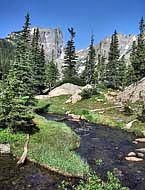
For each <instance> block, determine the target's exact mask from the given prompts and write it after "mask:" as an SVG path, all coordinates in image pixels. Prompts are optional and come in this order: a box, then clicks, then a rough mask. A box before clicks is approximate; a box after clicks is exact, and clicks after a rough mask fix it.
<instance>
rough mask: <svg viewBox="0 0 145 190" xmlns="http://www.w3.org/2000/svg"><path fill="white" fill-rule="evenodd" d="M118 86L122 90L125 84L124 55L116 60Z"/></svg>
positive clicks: (125, 67) (125, 68)
mask: <svg viewBox="0 0 145 190" xmlns="http://www.w3.org/2000/svg"><path fill="white" fill-rule="evenodd" d="M117 78H118V88H120V89H121V90H123V89H124V88H125V87H126V84H127V66H126V60H125V57H124V55H123V56H122V57H121V59H120V60H119V62H118V76H117Z"/></svg>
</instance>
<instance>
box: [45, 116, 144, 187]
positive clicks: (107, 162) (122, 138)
mask: <svg viewBox="0 0 145 190" xmlns="http://www.w3.org/2000/svg"><path fill="white" fill-rule="evenodd" d="M42 115H43V116H44V117H45V118H46V119H48V120H58V119H61V118H63V117H64V116H58V115H54V114H46V113H44V114H42ZM64 122H65V123H66V124H67V125H68V126H70V127H71V128H72V129H73V130H74V131H75V132H76V133H77V134H78V135H79V136H80V137H81V143H80V148H79V149H77V150H76V152H77V153H78V154H79V155H80V156H81V157H82V158H83V159H84V160H85V161H87V162H88V164H89V165H90V167H91V168H92V169H93V170H94V171H96V173H97V174H98V175H100V176H101V177H102V178H103V179H104V180H105V179H106V173H107V171H112V172H113V173H114V174H115V175H116V176H117V177H118V178H119V179H120V180H121V183H122V184H123V185H124V186H128V187H130V189H131V190H145V161H143V162H138V163H137V162H128V161H126V160H125V159H124V158H125V156H126V155H127V154H128V153H129V152H135V149H136V148H143V147H145V143H138V144H137V145H136V144H133V142H132V141H133V140H134V139H135V136H134V135H133V134H132V133H128V132H125V131H123V130H120V129H116V128H110V127H107V126H103V125H97V124H94V123H90V122H86V121H83V120H82V121H80V122H76V121H72V120H71V119H70V120H67V119H66V120H65V121H64ZM96 160H102V164H100V166H96Z"/></svg>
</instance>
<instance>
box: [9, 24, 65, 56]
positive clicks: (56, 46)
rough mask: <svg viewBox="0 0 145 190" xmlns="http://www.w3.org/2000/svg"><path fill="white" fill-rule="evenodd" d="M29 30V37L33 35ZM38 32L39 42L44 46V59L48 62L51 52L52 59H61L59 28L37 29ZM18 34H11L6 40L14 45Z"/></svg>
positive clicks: (61, 35)
mask: <svg viewBox="0 0 145 190" xmlns="http://www.w3.org/2000/svg"><path fill="white" fill-rule="evenodd" d="M35 28H36V27H33V28H32V29H31V35H33V32H34V29H35ZM39 32H40V42H41V44H42V45H43V46H44V50H45V55H46V59H47V60H50V59H51V57H52V51H53V52H54V57H55V59H57V60H61V59H63V56H64V55H63V54H64V41H63V33H62V31H61V29H60V28H55V29H53V28H39ZM18 34H19V32H12V33H11V34H9V35H8V37H7V38H6V39H7V40H8V41H9V42H11V43H12V44H15V41H16V39H17V35H18Z"/></svg>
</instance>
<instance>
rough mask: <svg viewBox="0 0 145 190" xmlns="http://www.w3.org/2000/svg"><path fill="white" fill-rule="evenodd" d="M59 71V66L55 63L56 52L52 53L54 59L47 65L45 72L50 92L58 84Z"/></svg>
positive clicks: (46, 83) (46, 84)
mask: <svg viewBox="0 0 145 190" xmlns="http://www.w3.org/2000/svg"><path fill="white" fill-rule="evenodd" d="M58 76H59V71H58V68H57V65H56V64H55V62H54V52H53V51H52V59H51V61H50V62H49V63H48V64H47V65H46V70H45V79H46V80H45V86H46V87H48V88H49V90H52V89H53V88H54V87H55V85H56V82H57V80H58Z"/></svg>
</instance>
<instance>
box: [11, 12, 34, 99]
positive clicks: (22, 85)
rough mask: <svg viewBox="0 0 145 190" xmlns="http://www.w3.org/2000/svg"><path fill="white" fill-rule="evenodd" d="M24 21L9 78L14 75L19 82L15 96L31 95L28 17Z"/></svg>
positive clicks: (31, 70)
mask: <svg viewBox="0 0 145 190" xmlns="http://www.w3.org/2000/svg"><path fill="white" fill-rule="evenodd" d="M25 19H26V21H25V23H24V26H23V30H22V31H21V32H20V34H19V38H18V41H17V47H16V54H15V61H14V62H13V64H11V68H10V70H9V78H14V77H16V79H17V81H18V82H19V84H17V85H16V86H15V87H14V91H15V92H16V93H17V96H29V97H32V96H33V67H32V54H31V42H30V40H31V39H30V17H29V14H27V15H26V17H25Z"/></svg>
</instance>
